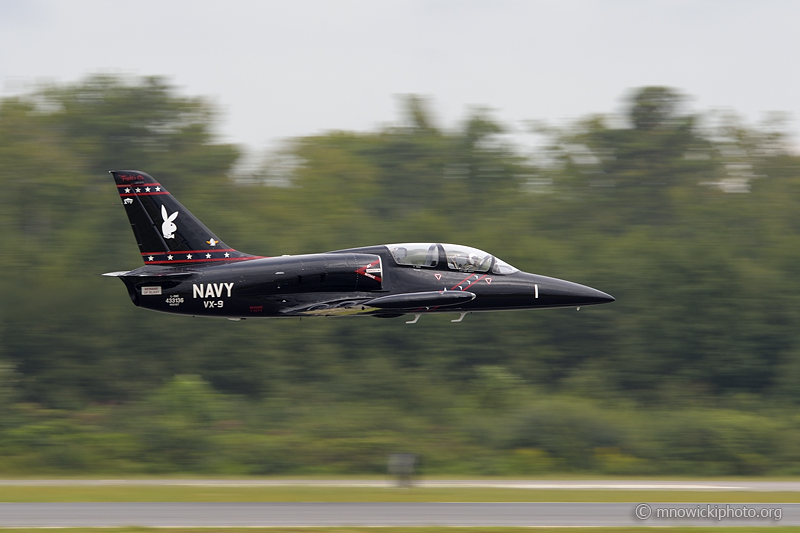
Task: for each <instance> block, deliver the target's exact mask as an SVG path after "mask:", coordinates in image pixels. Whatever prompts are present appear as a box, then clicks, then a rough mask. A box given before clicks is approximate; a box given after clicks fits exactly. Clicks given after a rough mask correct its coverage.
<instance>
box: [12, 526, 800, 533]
mask: <svg viewBox="0 0 800 533" xmlns="http://www.w3.org/2000/svg"><path fill="white" fill-rule="evenodd" d="M168 529H169V532H170V533H208V531H209V529H211V530H214V529H224V530H225V531H226V532H231V533H233V532H235V533H259V532H260V533H375V531H376V529H377V530H378V531H380V533H403V532H406V531H410V532H413V533H530V532H531V530H532V529H533V531H535V532H536V533H586V529H587V528H585V527H580V528H575V527H536V528H529V527H380V528H374V527H313V528H308V527H263V528H261V527H253V528H250V527H249V528H207V527H203V528H191V527H175V528H168ZM163 530H164V528H146V527H119V528H61V529H59V533H160V532H162V531H163ZM38 531H40V530H39V529H21V528H14V529H10V528H9V529H3V533H15V532H19V533H34V532H38ZM592 531H593V532H595V531H596V532H597V533H653V528H652V527H597V528H592ZM657 531H658V533H742V532H744V531H747V532H748V533H749V532H758V533H761V532H764V533H766V532H768V531H769V532H774V531H775V528H774V527H749V526H748V527H746V528H745V527H683V528H679V527H659V528H657ZM780 531H781V532H782V533H800V527H794V526H791V527H783V528H781V530H780Z"/></svg>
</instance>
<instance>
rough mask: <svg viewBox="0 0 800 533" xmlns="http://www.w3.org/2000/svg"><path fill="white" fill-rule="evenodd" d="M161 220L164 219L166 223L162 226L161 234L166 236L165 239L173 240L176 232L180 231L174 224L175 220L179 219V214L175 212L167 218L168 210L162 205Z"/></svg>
mask: <svg viewBox="0 0 800 533" xmlns="http://www.w3.org/2000/svg"><path fill="white" fill-rule="evenodd" d="M161 218H163V219H164V223H163V224H161V233H163V234H164V238H165V239H172V238H173V237H175V232H176V231H178V226H176V225H175V223H174V222H173V220H175V219H176V218H178V212H177V211H175V212H174V213H172V214H171V215H169V216H167V208H166V207H164V206H163V205H162V206H161Z"/></svg>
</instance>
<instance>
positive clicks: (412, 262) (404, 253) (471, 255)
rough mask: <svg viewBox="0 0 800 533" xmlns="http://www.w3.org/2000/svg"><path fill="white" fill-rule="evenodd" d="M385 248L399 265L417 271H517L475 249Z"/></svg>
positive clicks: (441, 246)
mask: <svg viewBox="0 0 800 533" xmlns="http://www.w3.org/2000/svg"><path fill="white" fill-rule="evenodd" d="M386 246H387V248H389V251H390V252H391V254H392V257H393V258H394V260H395V261H396V262H397V264H398V265H407V266H413V267H418V268H440V265H441V264H445V265H446V266H447V268H448V269H450V270H456V271H458V272H491V273H492V274H513V273H514V272H517V271H518V269H516V268H514V267H513V266H511V265H509V264H508V263H506V262H505V261H503V260H501V259H498V258H497V257H495V256H493V255H492V254H488V253H486V252H484V251H482V250H478V249H477V248H471V247H469V246H461V245H460V244H445V243H418V242H413V243H402V244H387V245H386Z"/></svg>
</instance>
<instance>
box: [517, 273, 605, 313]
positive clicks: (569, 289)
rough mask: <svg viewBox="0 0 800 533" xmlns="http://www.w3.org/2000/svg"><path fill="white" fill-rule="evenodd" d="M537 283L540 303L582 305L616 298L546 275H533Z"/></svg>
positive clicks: (596, 303) (554, 305)
mask: <svg viewBox="0 0 800 533" xmlns="http://www.w3.org/2000/svg"><path fill="white" fill-rule="evenodd" d="M532 277H533V278H535V279H534V282H535V284H536V292H537V298H538V299H539V301H540V303H542V304H544V305H546V306H553V307H581V306H584V305H599V304H606V303H611V302H613V301H614V300H615V299H614V297H613V296H611V295H610V294H606V293H604V292H603V291H598V290H597V289H593V288H592V287H587V286H586V285H581V284H579V283H573V282H571V281H565V280H562V279H556V278H548V277H544V276H535V275H534V276H532Z"/></svg>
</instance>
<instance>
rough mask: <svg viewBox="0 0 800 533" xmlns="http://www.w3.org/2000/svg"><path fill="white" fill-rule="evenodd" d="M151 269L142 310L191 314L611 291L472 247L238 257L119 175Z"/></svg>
mask: <svg viewBox="0 0 800 533" xmlns="http://www.w3.org/2000/svg"><path fill="white" fill-rule="evenodd" d="M111 175H113V176H114V181H115V182H116V184H117V189H118V191H119V195H120V198H122V205H123V206H125V211H126V212H127V213H128V219H129V220H130V223H131V227H132V228H133V234H134V235H135V236H136V241H137V242H138V244H139V251H140V252H141V254H142V259H143V260H144V266H143V267H140V268H137V269H135V270H131V271H126V272H110V273H108V274H104V275H105V276H115V277H118V278H120V279H121V280H122V281H123V282H124V283H125V286H126V287H127V289H128V294H129V295H130V297H131V300H133V303H134V304H135V305H137V306H139V307H144V308H146V309H152V310H154V311H162V312H165V313H176V314H181V315H191V316H212V317H225V318H228V319H231V320H242V319H246V318H255V317H266V318H276V317H304V316H351V315H352V316H354V315H365V316H374V317H379V318H391V317H398V316H401V315H407V314H408V315H415V318H414V319H413V320H412V321H410V322H408V323H409V324H413V323H415V322H416V321H417V320H419V317H420V316H422V315H423V314H426V313H445V312H449V313H459V315H460V316H459V317H458V318H457V319H456V320H453V322H460V321H461V320H462V319H463V318H464V316H465V315H466V314H467V313H473V312H478V311H505V310H516V309H538V308H544V307H548V308H549V307H577V308H580V307H582V306H585V305H595V304H602V303H608V302H613V301H614V298H613V297H611V296H609V295H608V294H606V293H604V292H600V291H598V290H595V289H592V288H590V287H586V286H584V285H578V284H577V283H571V282H569V281H563V280H560V279H555V278H548V277H545V276H538V275H536V274H528V273H525V272H520V271H519V270H518V269H516V268H514V267H513V266H511V265H509V264H508V263H506V262H504V261H502V260H501V259H499V258H497V257H494V256H493V255H491V254H488V253H486V252H483V251H481V250H478V249H475V248H471V247H469V246H461V245H457V244H444V243H402V244H385V245H378V246H365V247H362V248H350V249H347V250H336V251H333V252H325V253H319V254H307V255H282V256H277V257H261V256H256V255H250V254H246V253H242V252H239V251H238V250H234V249H233V248H231V247H230V246H228V245H227V244H225V243H224V242H222V240H221V239H220V238H219V237H217V236H216V235H215V234H214V233H212V232H211V231H210V230H209V229H208V228H207V227H205V226H204V225H203V223H202V222H200V221H199V220H198V219H197V218H195V216H194V215H192V214H191V213H190V212H189V210H188V209H186V208H185V207H183V205H181V204H180V202H178V201H177V200H176V199H175V197H173V196H172V195H171V194H170V193H169V192H167V190H166V189H165V188H164V186H163V185H161V184H160V183H158V182H156V180H154V179H153V178H152V177H150V176H149V175H147V174H145V173H144V172H139V171H138V170H119V171H111Z"/></svg>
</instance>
